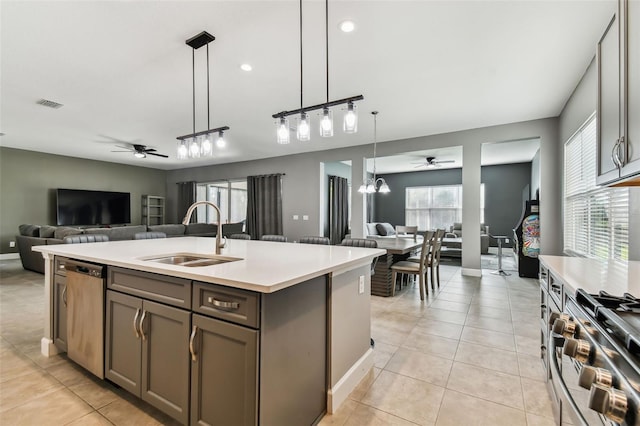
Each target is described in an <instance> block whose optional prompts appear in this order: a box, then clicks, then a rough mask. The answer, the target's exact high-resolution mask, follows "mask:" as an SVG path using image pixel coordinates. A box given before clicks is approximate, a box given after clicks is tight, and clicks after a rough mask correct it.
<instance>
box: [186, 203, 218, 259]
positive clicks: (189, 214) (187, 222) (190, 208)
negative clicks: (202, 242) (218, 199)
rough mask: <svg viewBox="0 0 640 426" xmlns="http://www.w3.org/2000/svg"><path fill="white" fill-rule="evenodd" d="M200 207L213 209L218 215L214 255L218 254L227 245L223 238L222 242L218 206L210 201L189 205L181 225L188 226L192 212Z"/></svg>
mask: <svg viewBox="0 0 640 426" xmlns="http://www.w3.org/2000/svg"><path fill="white" fill-rule="evenodd" d="M201 205H207V206H211V207H213V208H214V209H215V211H216V213H218V222H217V225H218V229H217V230H216V254H220V250H221V249H223V248H224V246H225V245H226V244H227V239H226V238H225V239H224V242H223V241H222V221H221V220H220V218H221V214H220V209H219V208H218V206H216V205H215V204H213V203H212V202H211V201H196V202H195V203H193V204H191V205H190V206H189V208H188V209H187V214H185V215H184V219H182V224H183V225H188V224H189V222H190V221H191V215H192V214H193V211H194V210H195V209H196V207H198V206H201Z"/></svg>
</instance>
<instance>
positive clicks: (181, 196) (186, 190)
mask: <svg viewBox="0 0 640 426" xmlns="http://www.w3.org/2000/svg"><path fill="white" fill-rule="evenodd" d="M177 185H178V220H179V221H182V218H183V217H184V215H185V214H186V213H187V210H188V209H189V206H190V205H191V204H193V203H195V202H196V183H195V182H193V181H192V182H178V183H177ZM197 222H198V212H197V211H194V212H193V215H191V223H197Z"/></svg>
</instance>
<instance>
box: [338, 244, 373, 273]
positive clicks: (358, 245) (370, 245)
mask: <svg viewBox="0 0 640 426" xmlns="http://www.w3.org/2000/svg"><path fill="white" fill-rule="evenodd" d="M340 245H341V246H349V247H366V248H378V243H377V242H376V240H374V239H371V238H345V239H343V240H342V242H341V243H340ZM377 261H378V258H377V257H376V258H375V259H373V262H371V275H373V274H374V273H375V269H376V262H377Z"/></svg>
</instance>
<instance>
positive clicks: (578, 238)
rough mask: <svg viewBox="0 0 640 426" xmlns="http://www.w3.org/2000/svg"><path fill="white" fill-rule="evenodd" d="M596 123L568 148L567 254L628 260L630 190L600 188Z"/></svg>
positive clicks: (592, 120)
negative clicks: (597, 169) (597, 178)
mask: <svg viewBox="0 0 640 426" xmlns="http://www.w3.org/2000/svg"><path fill="white" fill-rule="evenodd" d="M596 162H597V158H596V120H595V115H594V116H593V117H591V118H590V119H589V120H588V121H587V122H586V123H585V124H584V125H583V126H582V128H581V129H580V130H578V131H577V132H576V133H575V134H574V135H573V136H572V137H571V138H570V139H569V140H568V141H567V142H566V143H565V146H564V251H565V252H567V253H568V254H572V255H576V256H584V257H593V258H601V259H619V260H627V259H628V258H629V254H628V244H629V189H628V188H607V187H600V186H596V164H597V163H596Z"/></svg>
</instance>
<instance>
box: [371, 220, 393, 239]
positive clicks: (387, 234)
mask: <svg viewBox="0 0 640 426" xmlns="http://www.w3.org/2000/svg"><path fill="white" fill-rule="evenodd" d="M365 231H366V235H365V237H366V238H391V237H393V238H395V236H396V230H395V228H394V227H393V225H391V224H390V223H388V222H369V223H366V224H365Z"/></svg>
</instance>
